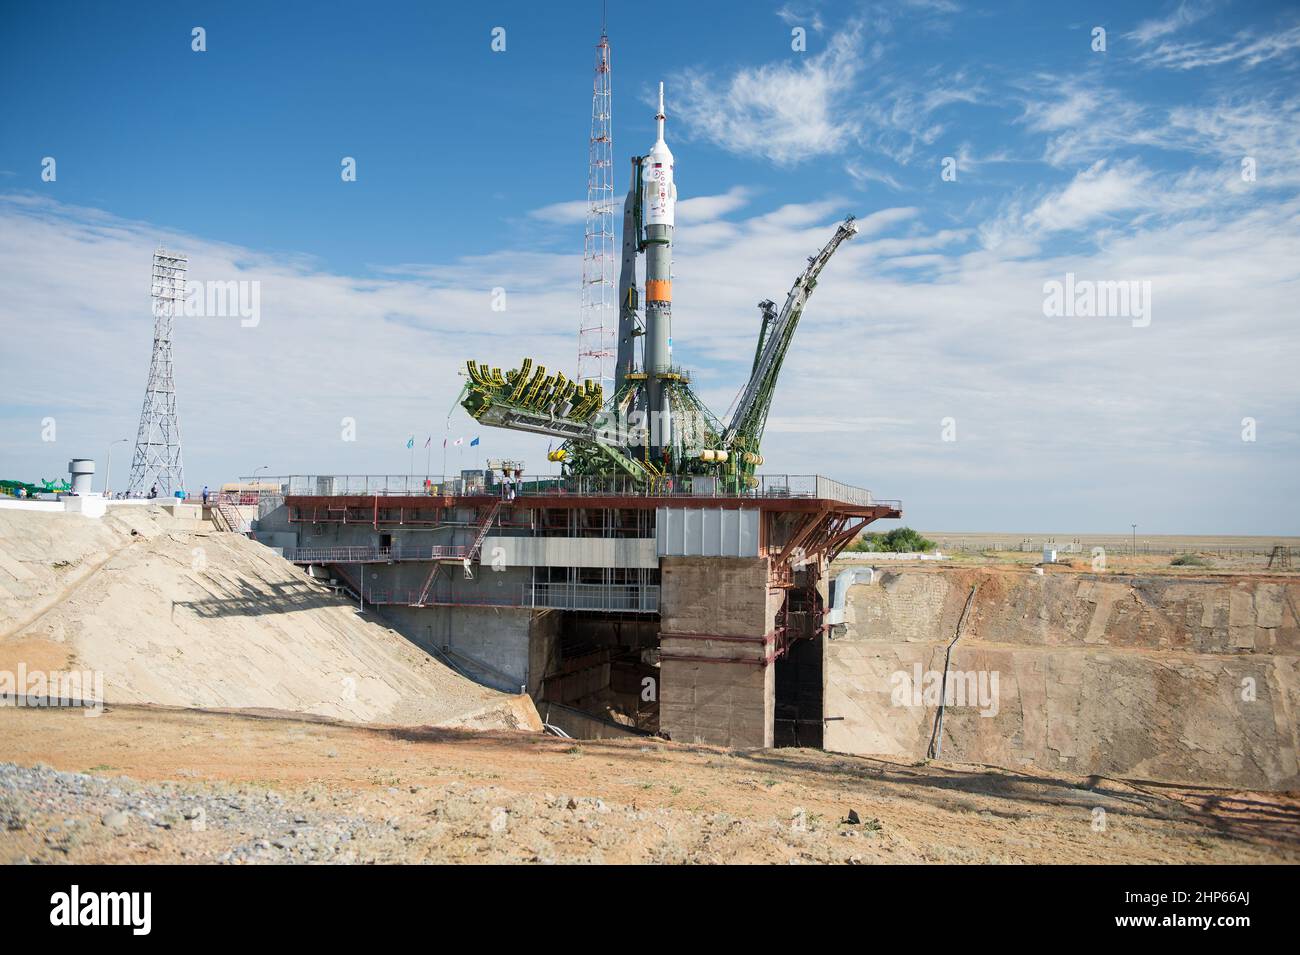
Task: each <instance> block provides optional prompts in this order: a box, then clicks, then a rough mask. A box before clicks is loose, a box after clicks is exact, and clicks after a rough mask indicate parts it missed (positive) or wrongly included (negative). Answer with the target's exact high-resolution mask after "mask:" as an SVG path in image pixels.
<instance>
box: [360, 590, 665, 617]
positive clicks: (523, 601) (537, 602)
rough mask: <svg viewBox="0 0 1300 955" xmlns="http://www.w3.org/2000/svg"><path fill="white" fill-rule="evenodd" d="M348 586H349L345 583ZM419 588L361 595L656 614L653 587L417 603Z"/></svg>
mask: <svg viewBox="0 0 1300 955" xmlns="http://www.w3.org/2000/svg"><path fill="white" fill-rule="evenodd" d="M349 586H352V585H351V583H349ZM420 593H421V591H420V589H419V588H409V589H407V588H398V589H392V588H384V587H375V588H370V587H367V588H366V589H365V592H364V593H363V594H362V595H361V597H362V600H363V601H364V602H365V603H367V604H374V605H376V606H389V605H396V606H402V607H417V606H426V607H439V606H441V607H519V608H533V607H536V608H541V609H545V610H593V611H608V612H611V613H617V612H623V613H657V612H658V610H659V587H658V586H656V585H648V586H644V587H641V586H636V585H618V584H616V585H613V586H607V585H604V584H563V583H561V584H533V585H531V586H530V585H527V584H521V585H519V586H517V587H497V588H492V589H490V590H486V591H485V592H480V593H467V594H465V593H453V594H449V595H443V594H438V593H430V594H428V595H427V596H426V597H425V600H424V603H423V604H421V603H420Z"/></svg>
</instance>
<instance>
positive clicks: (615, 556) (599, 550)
mask: <svg viewBox="0 0 1300 955" xmlns="http://www.w3.org/2000/svg"><path fill="white" fill-rule="evenodd" d="M483 560H484V561H485V562H496V563H504V564H505V566H507V567H644V568H656V567H658V566H659V558H658V557H657V556H655V542H654V538H652V537H512V536H504V535H489V536H487V537H485V538H484V539H483Z"/></svg>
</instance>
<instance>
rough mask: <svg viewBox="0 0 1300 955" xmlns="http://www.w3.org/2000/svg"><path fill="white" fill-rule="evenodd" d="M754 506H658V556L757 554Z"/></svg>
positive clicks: (743, 555) (744, 555) (754, 555)
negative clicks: (737, 507) (739, 507)
mask: <svg viewBox="0 0 1300 955" xmlns="http://www.w3.org/2000/svg"><path fill="white" fill-rule="evenodd" d="M759 514H760V512H759V510H758V509H757V508H741V509H736V508H723V507H661V508H659V509H658V510H657V511H656V512H655V547H656V550H657V552H658V555H659V556H660V557H757V556H758V520H759Z"/></svg>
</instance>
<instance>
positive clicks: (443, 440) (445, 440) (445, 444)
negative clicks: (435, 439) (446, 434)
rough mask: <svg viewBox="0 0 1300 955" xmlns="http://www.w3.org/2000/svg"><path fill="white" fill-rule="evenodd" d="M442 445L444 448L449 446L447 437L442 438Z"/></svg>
mask: <svg viewBox="0 0 1300 955" xmlns="http://www.w3.org/2000/svg"><path fill="white" fill-rule="evenodd" d="M442 446H443V447H444V448H445V447H446V446H447V439H446V438H443V439H442Z"/></svg>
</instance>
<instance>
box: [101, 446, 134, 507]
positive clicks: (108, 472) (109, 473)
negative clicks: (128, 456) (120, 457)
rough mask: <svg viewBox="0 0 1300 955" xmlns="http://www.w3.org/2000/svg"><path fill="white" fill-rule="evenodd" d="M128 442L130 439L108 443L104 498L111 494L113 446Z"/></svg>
mask: <svg viewBox="0 0 1300 955" xmlns="http://www.w3.org/2000/svg"><path fill="white" fill-rule="evenodd" d="M130 440H131V439H130V438H118V439H117V440H116V441H110V442H108V462H107V463H106V464H105V465H104V497H106V498H107V497H108V496H109V495H110V494H111V493H112V491H111V490H110V488H111V485H110V484H109V479H110V478H111V477H112V476H113V445H115V444H121V443H122V442H124V441H130Z"/></svg>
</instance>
